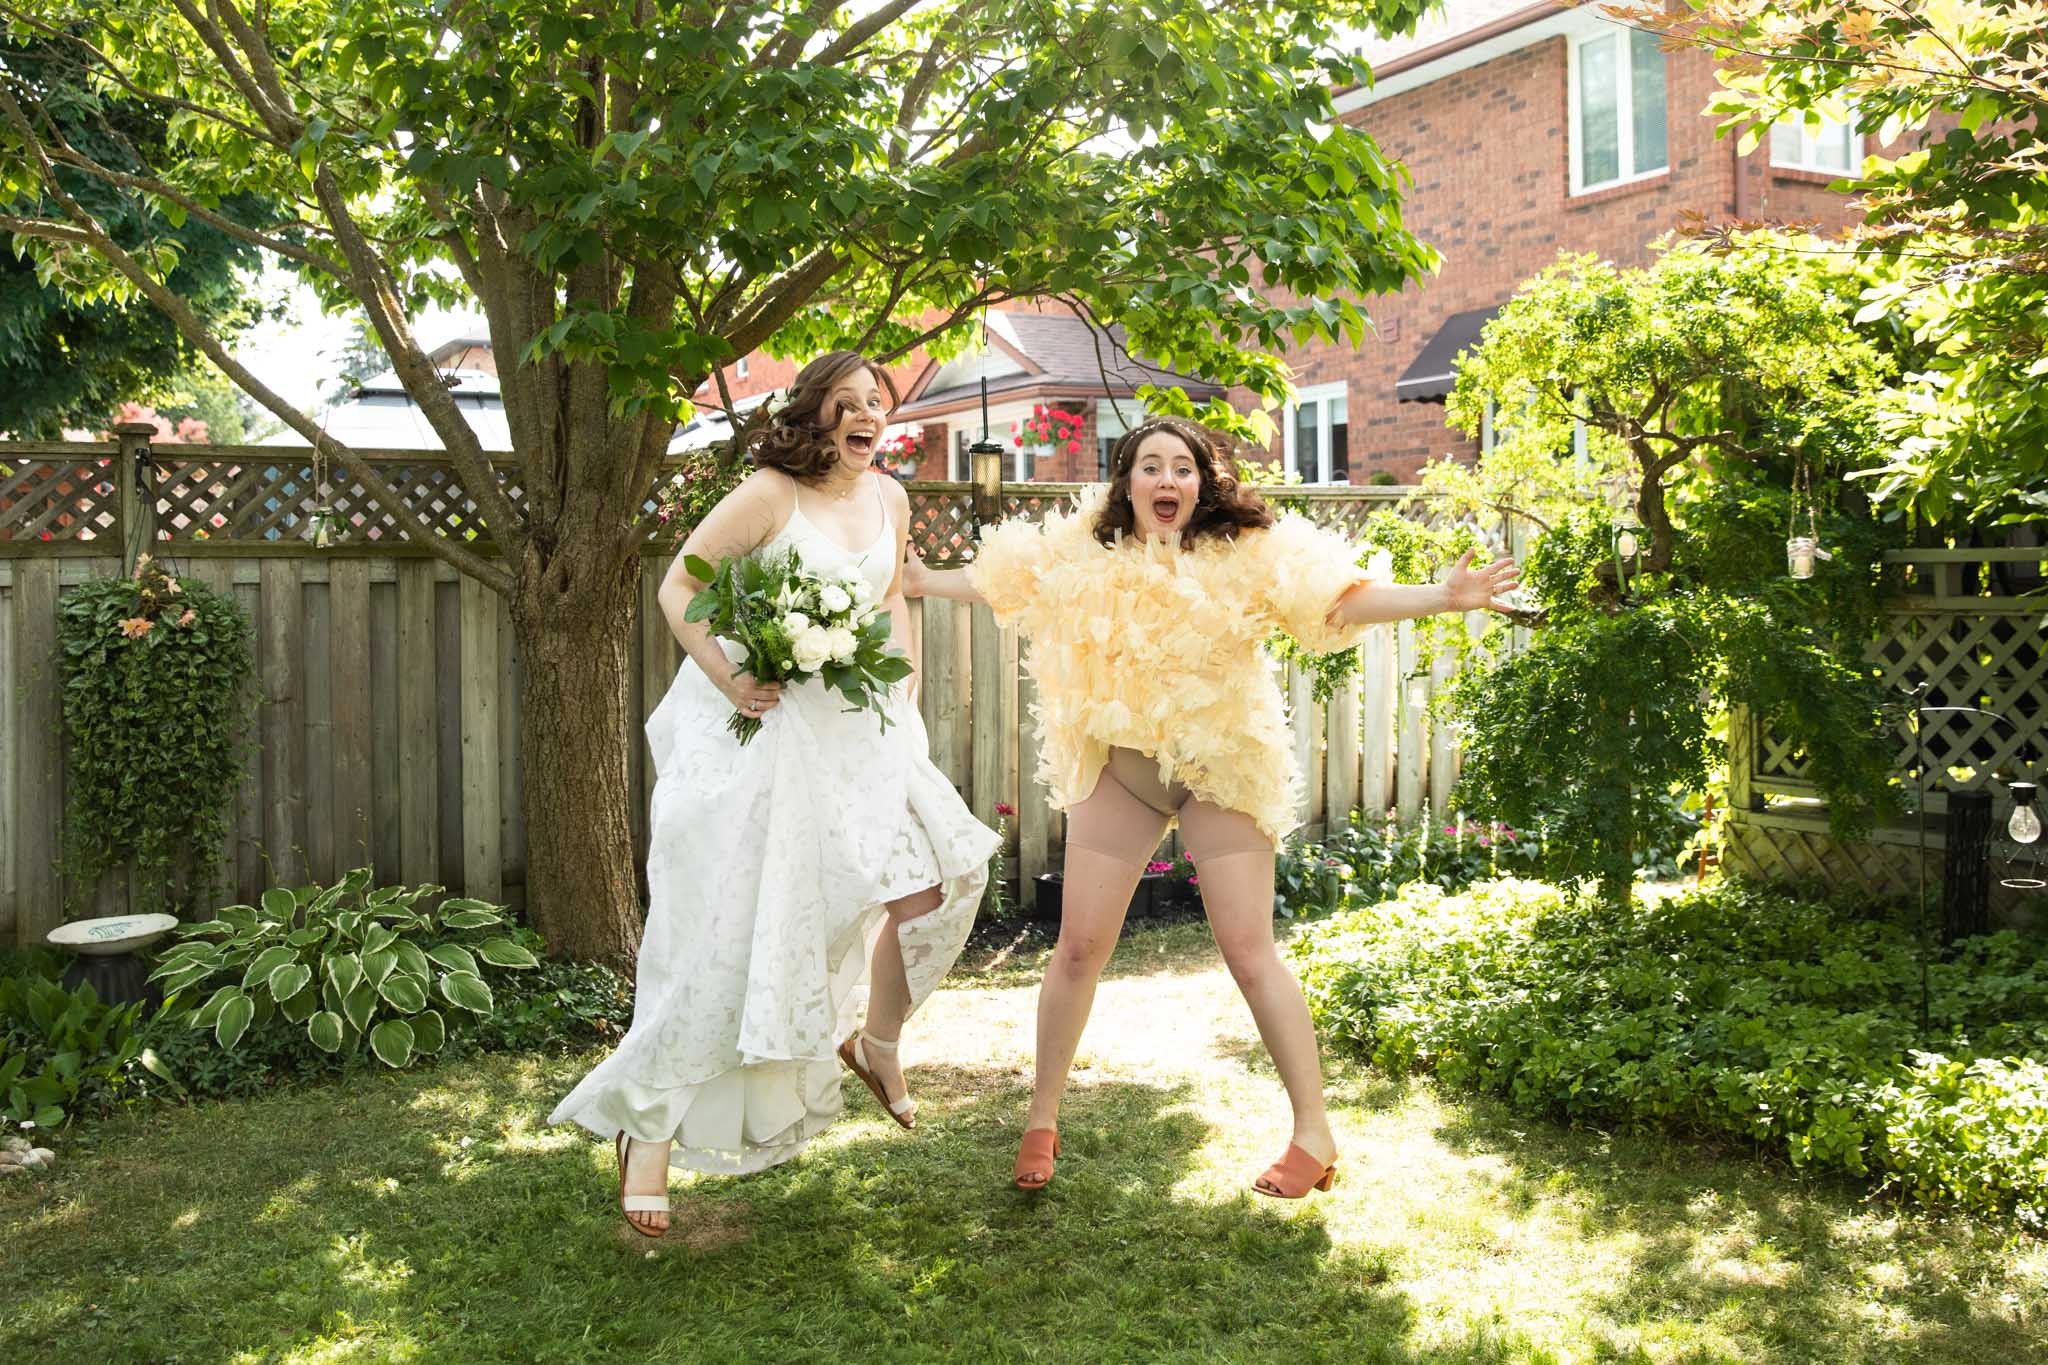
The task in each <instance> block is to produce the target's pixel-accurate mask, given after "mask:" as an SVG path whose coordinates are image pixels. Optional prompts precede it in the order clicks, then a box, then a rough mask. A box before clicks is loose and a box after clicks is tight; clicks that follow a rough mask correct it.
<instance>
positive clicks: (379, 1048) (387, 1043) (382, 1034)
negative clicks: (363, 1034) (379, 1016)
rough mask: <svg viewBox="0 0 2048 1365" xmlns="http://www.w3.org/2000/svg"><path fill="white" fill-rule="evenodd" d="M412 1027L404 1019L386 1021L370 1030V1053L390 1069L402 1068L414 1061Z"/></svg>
mask: <svg viewBox="0 0 2048 1365" xmlns="http://www.w3.org/2000/svg"><path fill="white" fill-rule="evenodd" d="M412 1044H413V1039H412V1026H411V1025H410V1024H408V1023H406V1022H405V1020H403V1019H386V1020H385V1021H384V1022H383V1023H381V1024H379V1025H377V1027H375V1028H373V1029H371V1030H370V1051H371V1052H372V1053H374V1054H376V1058H377V1060H378V1061H380V1062H382V1063H384V1065H386V1066H388V1067H402V1066H404V1065H406V1063H408V1062H410V1061H411V1060H412Z"/></svg>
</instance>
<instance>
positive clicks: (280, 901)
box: [263, 886, 299, 924]
mask: <svg viewBox="0 0 2048 1365" xmlns="http://www.w3.org/2000/svg"><path fill="white" fill-rule="evenodd" d="M298 908H299V900H298V897H296V896H294V895H293V894H292V893H291V892H289V891H287V890H285V889H284V888H283V887H281V886H273V887H271V888H270V889H269V890H268V891H265V892H264V893H263V915H264V918H266V919H268V920H269V921H270V922H271V923H272V924H289V923H290V922H291V918H292V915H293V913H294V912H295V911H296V910H297V909H298Z"/></svg>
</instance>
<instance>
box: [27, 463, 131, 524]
mask: <svg viewBox="0 0 2048 1365" xmlns="http://www.w3.org/2000/svg"><path fill="white" fill-rule="evenodd" d="M118 505H119V504H118V498H117V495H116V493H115V489H114V468H113V461H112V460H110V459H96V460H95V459H88V460H77V459H60V460H51V459H36V458H32V457H31V458H11V459H6V460H0V540H39V541H51V542H56V541H83V540H100V539H103V538H109V537H115V536H118V535H119V533H120V517H119V514H118Z"/></svg>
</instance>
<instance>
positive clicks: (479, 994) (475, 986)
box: [441, 972, 492, 1014]
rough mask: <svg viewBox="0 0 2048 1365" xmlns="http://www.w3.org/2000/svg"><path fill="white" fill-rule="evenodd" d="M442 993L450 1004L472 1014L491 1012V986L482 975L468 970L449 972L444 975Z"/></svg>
mask: <svg viewBox="0 0 2048 1365" xmlns="http://www.w3.org/2000/svg"><path fill="white" fill-rule="evenodd" d="M441 995H442V998H443V999H445V1000H447V1002H448V1003H449V1004H451V1005H454V1006H455V1007H456V1008H458V1009H465V1010H468V1011H469V1012H470V1013H471V1014H489V1013H490V1012H491V1005H492V997H491V988H490V987H489V986H487V985H485V984H484V982H483V978H482V977H478V976H472V975H471V974H470V973H468V972H449V973H447V974H445V975H444V976H442V978H441Z"/></svg>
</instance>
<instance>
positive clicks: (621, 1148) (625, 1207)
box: [612, 1128, 668, 1237]
mask: <svg viewBox="0 0 2048 1365" xmlns="http://www.w3.org/2000/svg"><path fill="white" fill-rule="evenodd" d="M632 1150H633V1139H631V1138H629V1137H627V1136H626V1130H625V1129H623V1128H621V1129H620V1130H619V1135H618V1136H617V1137H615V1138H613V1139H612V1152H613V1154H614V1155H616V1156H617V1157H618V1158H619V1212H620V1213H622V1214H624V1215H625V1216H626V1226H627V1227H629V1228H631V1229H633V1231H635V1232H637V1233H639V1234H640V1235H641V1236H642V1237H659V1236H661V1234H662V1233H663V1232H666V1231H667V1230H668V1229H666V1228H660V1229H653V1228H643V1227H641V1226H640V1225H639V1224H638V1223H636V1222H634V1221H633V1215H634V1214H636V1213H667V1212H668V1195H667V1193H665V1192H664V1193H662V1194H627V1193H626V1154H627V1153H628V1152H630V1151H632ZM663 1173H664V1174H666V1168H664V1172H663Z"/></svg>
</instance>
